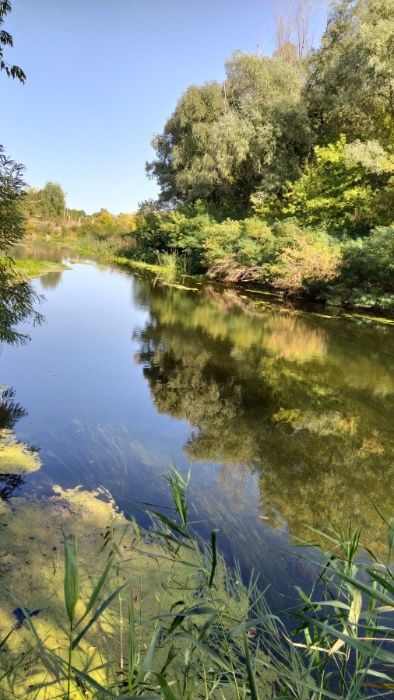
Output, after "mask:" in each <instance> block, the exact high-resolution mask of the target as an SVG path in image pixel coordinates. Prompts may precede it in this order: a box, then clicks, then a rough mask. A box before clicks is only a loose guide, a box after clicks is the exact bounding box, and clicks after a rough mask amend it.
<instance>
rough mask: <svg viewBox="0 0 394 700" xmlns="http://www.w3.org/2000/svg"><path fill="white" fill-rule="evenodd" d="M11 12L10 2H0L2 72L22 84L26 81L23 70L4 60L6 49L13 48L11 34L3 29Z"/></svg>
mask: <svg viewBox="0 0 394 700" xmlns="http://www.w3.org/2000/svg"><path fill="white" fill-rule="evenodd" d="M10 11H11V3H10V1H9V0H0V71H2V70H3V71H5V72H6V74H7V75H8V77H9V78H17V80H20V82H21V83H24V82H25V80H26V75H25V74H24V72H23V70H22V68H20V67H19V66H16V65H12V64H10V63H7V62H6V61H5V59H4V49H5V47H6V46H9V47H12V46H13V43H14V42H13V38H12V36H11V34H9V32H6V31H5V30H4V29H2V26H3V24H4V18H5V16H6V15H7V14H8V13H9V12H10Z"/></svg>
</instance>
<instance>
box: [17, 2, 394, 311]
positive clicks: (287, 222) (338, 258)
mask: <svg viewBox="0 0 394 700" xmlns="http://www.w3.org/2000/svg"><path fill="white" fill-rule="evenodd" d="M308 5H309V3H307V2H306V3H305V2H303V3H299V8H298V10H299V12H301V15H297V16H298V23H296V24H295V25H294V26H295V27H296V28H297V27H298V33H297V30H296V32H295V35H294V33H293V34H292V25H291V19H289V20H288V22H287V24H286V21H285V20H284V19H283V17H282V19H281V23H282V24H281V25H280V26H278V27H277V36H276V51H275V53H274V55H273V56H271V57H268V56H262V55H259V54H245V53H241V52H236V53H235V54H234V55H233V56H232V57H231V58H230V59H229V60H228V61H227V62H226V66H225V72H226V76H225V79H224V81H223V82H222V83H219V82H209V83H205V84H204V85H202V86H196V85H192V86H190V87H189V88H188V89H187V90H186V91H185V93H184V94H183V95H182V96H181V98H180V99H179V102H178V104H177V106H176V108H175V111H174V112H173V114H172V115H171V116H170V118H169V119H168V120H167V122H166V124H165V126H164V130H163V132H162V133H161V134H159V135H157V136H155V138H154V140H153V147H154V149H155V151H156V157H155V159H154V160H153V161H152V162H150V163H148V164H147V172H148V175H149V176H150V177H153V178H155V179H156V180H157V182H158V185H159V189H160V195H159V199H158V200H157V201H150V202H145V203H142V204H141V206H140V209H139V211H138V212H137V214H136V215H131V216H130V217H129V218H127V217H124V216H123V217H122V216H121V217H111V216H110V215H109V214H108V213H107V212H101V213H98V214H96V215H94V216H93V217H85V218H83V216H82V218H81V215H80V214H81V213H78V212H77V213H75V215H74V214H70V215H69V216H70V217H71V218H72V217H74V219H78V222H77V224H78V225H77V226H76V227H74V230H73V231H72V226H70V225H69V226H68V233H69V235H70V236H72V235H76V236H77V237H78V239H79V238H81V239H83V238H84V237H86V239H87V240H88V239H94V240H96V241H98V242H101V243H102V245H103V248H105V246H106V245H107V246H109V247H110V249H111V250H112V251H114V254H115V255H120V256H122V257H126V258H129V259H130V258H131V259H133V258H134V259H138V260H141V261H144V262H146V263H149V264H157V262H158V260H157V256H158V255H163V254H166V255H172V256H174V263H173V264H174V265H176V267H177V268H178V269H179V270H180V271H182V270H185V269H186V270H187V271H188V272H189V273H199V274H201V273H202V274H206V275H207V276H208V277H209V278H211V279H216V280H221V281H224V282H229V283H236V284H244V283H248V284H250V283H253V284H255V285H258V286H264V287H266V288H268V289H271V290H273V291H275V292H277V293H279V294H282V295H285V296H287V297H290V298H294V297H295V298H296V297H302V298H307V299H313V300H317V301H320V302H323V303H329V304H334V305H339V306H345V307H350V308H364V309H374V310H379V311H381V312H384V313H387V314H389V313H390V314H391V313H393V311H394V274H393V260H394V225H393V219H394V151H393V143H394V109H393V97H392V95H393V77H392V76H393V70H394V64H393V55H394V52H393V41H394V38H393V37H394V21H393V14H392V7H391V2H390V0H352V1H349V0H338V2H335V3H334V5H333V7H332V9H331V12H330V16H329V19H328V23H327V28H326V30H325V32H324V34H323V37H322V39H321V43H320V47H319V48H317V49H310V50H308ZM302 13H304V14H302ZM300 16H301V17H302V18H303V19H302V22H303V24H302V22H301V20H300V19H299V17H300ZM283 22H285V24H284V25H283ZM301 25H302V26H304V34H303V40H302V41H300V33H299V32H300V26H301ZM279 29H281V31H279ZM47 187H49V185H47ZM44 189H45V188H44ZM29 198H30V199H29V201H30V205H29V207H30V208H29V212H30V213H33V211H34V206H32V205H31V202H32V201H33V200H34V201H36V203H37V201H38V200H39V199H40V196H39V195H38V194H37V192H31V193H30V194H29ZM44 199H45V197H44ZM63 206H64V204H63ZM44 209H45V206H44ZM46 209H48V207H46ZM43 213H44V212H43V211H42V212H41V215H42V214H43Z"/></svg>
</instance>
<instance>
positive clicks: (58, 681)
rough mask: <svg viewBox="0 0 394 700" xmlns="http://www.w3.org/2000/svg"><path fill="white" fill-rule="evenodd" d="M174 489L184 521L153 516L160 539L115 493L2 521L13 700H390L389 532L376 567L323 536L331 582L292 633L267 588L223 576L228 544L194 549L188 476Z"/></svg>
mask: <svg viewBox="0 0 394 700" xmlns="http://www.w3.org/2000/svg"><path fill="white" fill-rule="evenodd" d="M167 482H168V485H169V487H170V490H171V492H172V497H173V511H172V512H169V511H166V513H162V512H161V511H160V510H156V509H153V510H152V511H151V517H152V519H153V524H152V528H151V530H150V531H149V532H143V531H140V530H139V529H138V528H137V527H136V525H135V524H134V523H133V522H130V521H127V520H126V519H125V518H124V516H123V515H122V514H121V513H119V512H117V511H116V509H115V508H114V504H113V502H112V500H111V498H110V497H109V495H108V494H105V493H101V494H99V493H96V494H94V493H85V492H83V491H81V490H78V489H77V490H74V491H72V490H71V491H62V490H61V489H55V491H56V493H55V496H53V497H51V498H49V499H47V501H46V502H44V499H38V500H35V501H32V502H30V503H26V502H24V501H19V500H18V499H16V501H15V503H14V506H13V510H14V513H13V515H12V516H10V515H7V513H5V514H3V516H2V517H3V522H2V525H3V528H4V530H3V531H4V539H3V541H2V548H4V549H5V551H4V550H3V552H2V558H1V565H2V567H3V568H4V567H5V568H7V569H8V571H9V574H8V584H9V589H8V591H7V590H5V589H4V588H3V589H2V591H1V598H2V613H1V617H0V626H1V630H2V638H1V641H0V645H1V654H0V687H1V690H2V693H3V696H4V697H15V698H18V697H20V698H30V697H31V698H48V699H49V698H56V697H64V698H79V697H81V698H82V697H92V698H93V697H94V698H104V697H128V698H130V699H131V698H134V697H150V698H153V697H155V698H158V700H159V699H160V698H162V699H163V700H195V699H196V698H205V699H208V698H218V699H221V700H231V698H234V699H238V700H241V699H243V698H245V699H246V698H251V699H252V700H259V699H260V700H265V699H266V698H305V699H306V698H314V699H316V700H319V699H323V698H344V697H346V698H355V699H356V698H361V697H375V696H379V697H383V696H387V697H388V696H389V694H390V693H391V690H392V688H393V683H394V679H393V677H392V674H391V669H392V665H393V662H394V655H393V651H392V649H391V648H390V645H389V646H387V644H388V643H389V642H391V641H392V627H391V625H390V615H392V613H393V610H394V598H393V585H392V583H393V579H392V574H391V571H390V568H389V567H390V560H391V556H392V549H393V546H394V539H393V538H394V535H393V533H394V529H393V527H394V524H393V522H392V521H391V522H387V523H386V526H387V529H388V542H387V547H386V554H385V557H384V558H381V559H377V558H374V559H373V560H372V561H371V562H370V563H368V564H363V563H362V559H360V556H359V555H360V551H359V549H360V531H358V530H356V531H354V532H351V531H349V532H347V533H339V532H331V533H328V534H327V536H326V541H327V546H328V553H327V556H326V557H325V556H323V558H322V559H323V561H321V560H320V562H319V564H316V566H317V567H318V566H319V568H321V574H320V584H319V585H317V586H316V589H314V588H312V590H311V591H308V592H306V591H301V590H299V602H298V603H297V602H294V605H292V607H291V609H290V610H289V611H288V612H290V613H291V615H292V616H293V618H294V621H295V623H296V626H294V624H293V626H292V627H290V628H287V627H286V625H285V624H284V622H283V621H282V622H281V621H280V620H279V618H278V616H277V615H274V614H273V613H272V612H271V611H270V609H269V607H268V605H267V603H266V600H265V597H264V594H263V593H262V592H261V591H259V588H258V585H257V583H258V582H257V580H252V581H251V582H250V583H249V585H247V586H245V585H244V584H243V583H242V580H241V577H240V572H239V571H235V572H233V573H230V571H229V570H228V569H227V568H226V565H225V563H224V561H223V559H222V557H221V555H220V552H219V549H218V533H217V531H213V532H212V536H211V541H210V543H205V542H204V541H202V540H196V537H195V535H194V534H193V530H192V529H191V528H190V525H189V518H188V504H187V498H186V490H187V485H188V477H187V478H186V479H185V478H184V477H182V476H181V474H180V473H179V472H176V471H172V472H171V473H170V474H169V476H168V477H167ZM43 510H44V512H45V515H46V517H45V519H43V518H42V512H43ZM382 517H383V516H382ZM322 534H323V533H322ZM219 537H220V535H219ZM48 538H49V539H48ZM10 539H12V541H13V547H12V552H13V554H12V556H11V555H10V554H7V549H9V548H8V547H7V542H8V541H9V540H10ZM61 541H63V548H64V556H63V555H62V553H61V550H62V545H61ZM26 547H27V548H28V550H26ZM10 556H11V558H10ZM26 556H28V557H29V560H30V566H29V568H28V571H27V577H26V575H25V574H24V575H23V576H22V575H21V574H22V571H23V572H24V571H25V567H24V564H23V563H22V561H21V560H22V559H24V558H25V557H26ZM4 652H6V653H4Z"/></svg>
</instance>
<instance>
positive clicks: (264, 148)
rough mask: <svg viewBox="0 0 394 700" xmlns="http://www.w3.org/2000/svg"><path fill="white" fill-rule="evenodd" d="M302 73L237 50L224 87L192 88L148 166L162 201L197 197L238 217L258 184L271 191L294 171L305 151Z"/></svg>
mask: <svg viewBox="0 0 394 700" xmlns="http://www.w3.org/2000/svg"><path fill="white" fill-rule="evenodd" d="M300 94H301V76H300V74H299V72H298V69H297V68H296V67H295V66H292V65H290V64H286V63H284V62H283V61H281V60H279V59H276V58H267V57H260V56H255V55H252V54H242V53H236V54H234V56H233V57H232V58H231V59H230V60H229V61H228V62H227V63H226V79H225V81H224V83H223V85H220V84H219V83H207V84H205V85H203V86H201V87H197V86H191V87H190V88H188V90H187V91H186V92H185V94H184V95H183V96H182V97H181V99H180V100H179V102H178V105H177V107H176V109H175V112H174V113H173V115H172V116H171V117H170V119H169V120H168V121H167V123H166V125H165V128H164V132H163V134H161V135H159V136H157V137H155V139H154V141H153V146H154V148H155V150H156V154H157V159H156V160H155V161H153V162H151V163H149V164H148V165H147V172H148V174H149V175H150V176H152V177H156V178H157V180H158V182H159V185H160V187H161V199H162V201H165V202H172V203H177V202H179V201H181V202H189V203H194V202H196V201H197V200H198V199H202V200H203V201H204V202H205V203H207V204H208V205H209V206H211V208H213V209H214V210H215V211H216V212H217V213H219V212H222V213H223V212H225V215H227V216H229V215H236V216H237V215H242V214H245V213H246V212H247V211H248V209H249V199H250V195H251V194H252V193H253V192H254V191H255V190H256V189H257V188H258V189H260V190H264V191H268V192H271V191H276V190H277V189H278V188H279V187H280V186H281V184H282V183H283V182H284V180H285V179H286V178H288V177H289V176H295V175H297V174H298V172H299V168H300V164H301V162H302V158H303V157H304V156H305V155H306V153H307V152H308V148H309V142H310V141H309V128H308V124H307V119H306V114H305V111H304V109H303V107H302V105H301V103H300Z"/></svg>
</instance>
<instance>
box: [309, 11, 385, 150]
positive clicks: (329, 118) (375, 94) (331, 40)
mask: <svg viewBox="0 0 394 700" xmlns="http://www.w3.org/2000/svg"><path fill="white" fill-rule="evenodd" d="M305 98H306V101H307V104H308V110H309V115H310V118H311V121H312V124H313V126H314V128H315V130H316V133H317V136H318V139H319V141H320V142H323V143H328V142H333V141H336V140H337V139H338V138H339V136H340V134H341V133H343V134H345V135H346V136H347V137H348V140H349V141H352V140H354V139H378V140H379V141H380V142H381V143H382V145H383V146H385V145H389V144H391V145H392V144H393V140H394V8H393V2H392V0H337V1H336V2H335V4H334V5H333V8H332V12H331V14H330V17H329V20H328V23H327V28H326V31H325V33H324V35H323V37H322V41H321V47H320V48H319V50H318V51H316V52H314V53H313V54H312V56H311V58H310V61H309V77H308V80H307V83H306V86H305Z"/></svg>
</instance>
